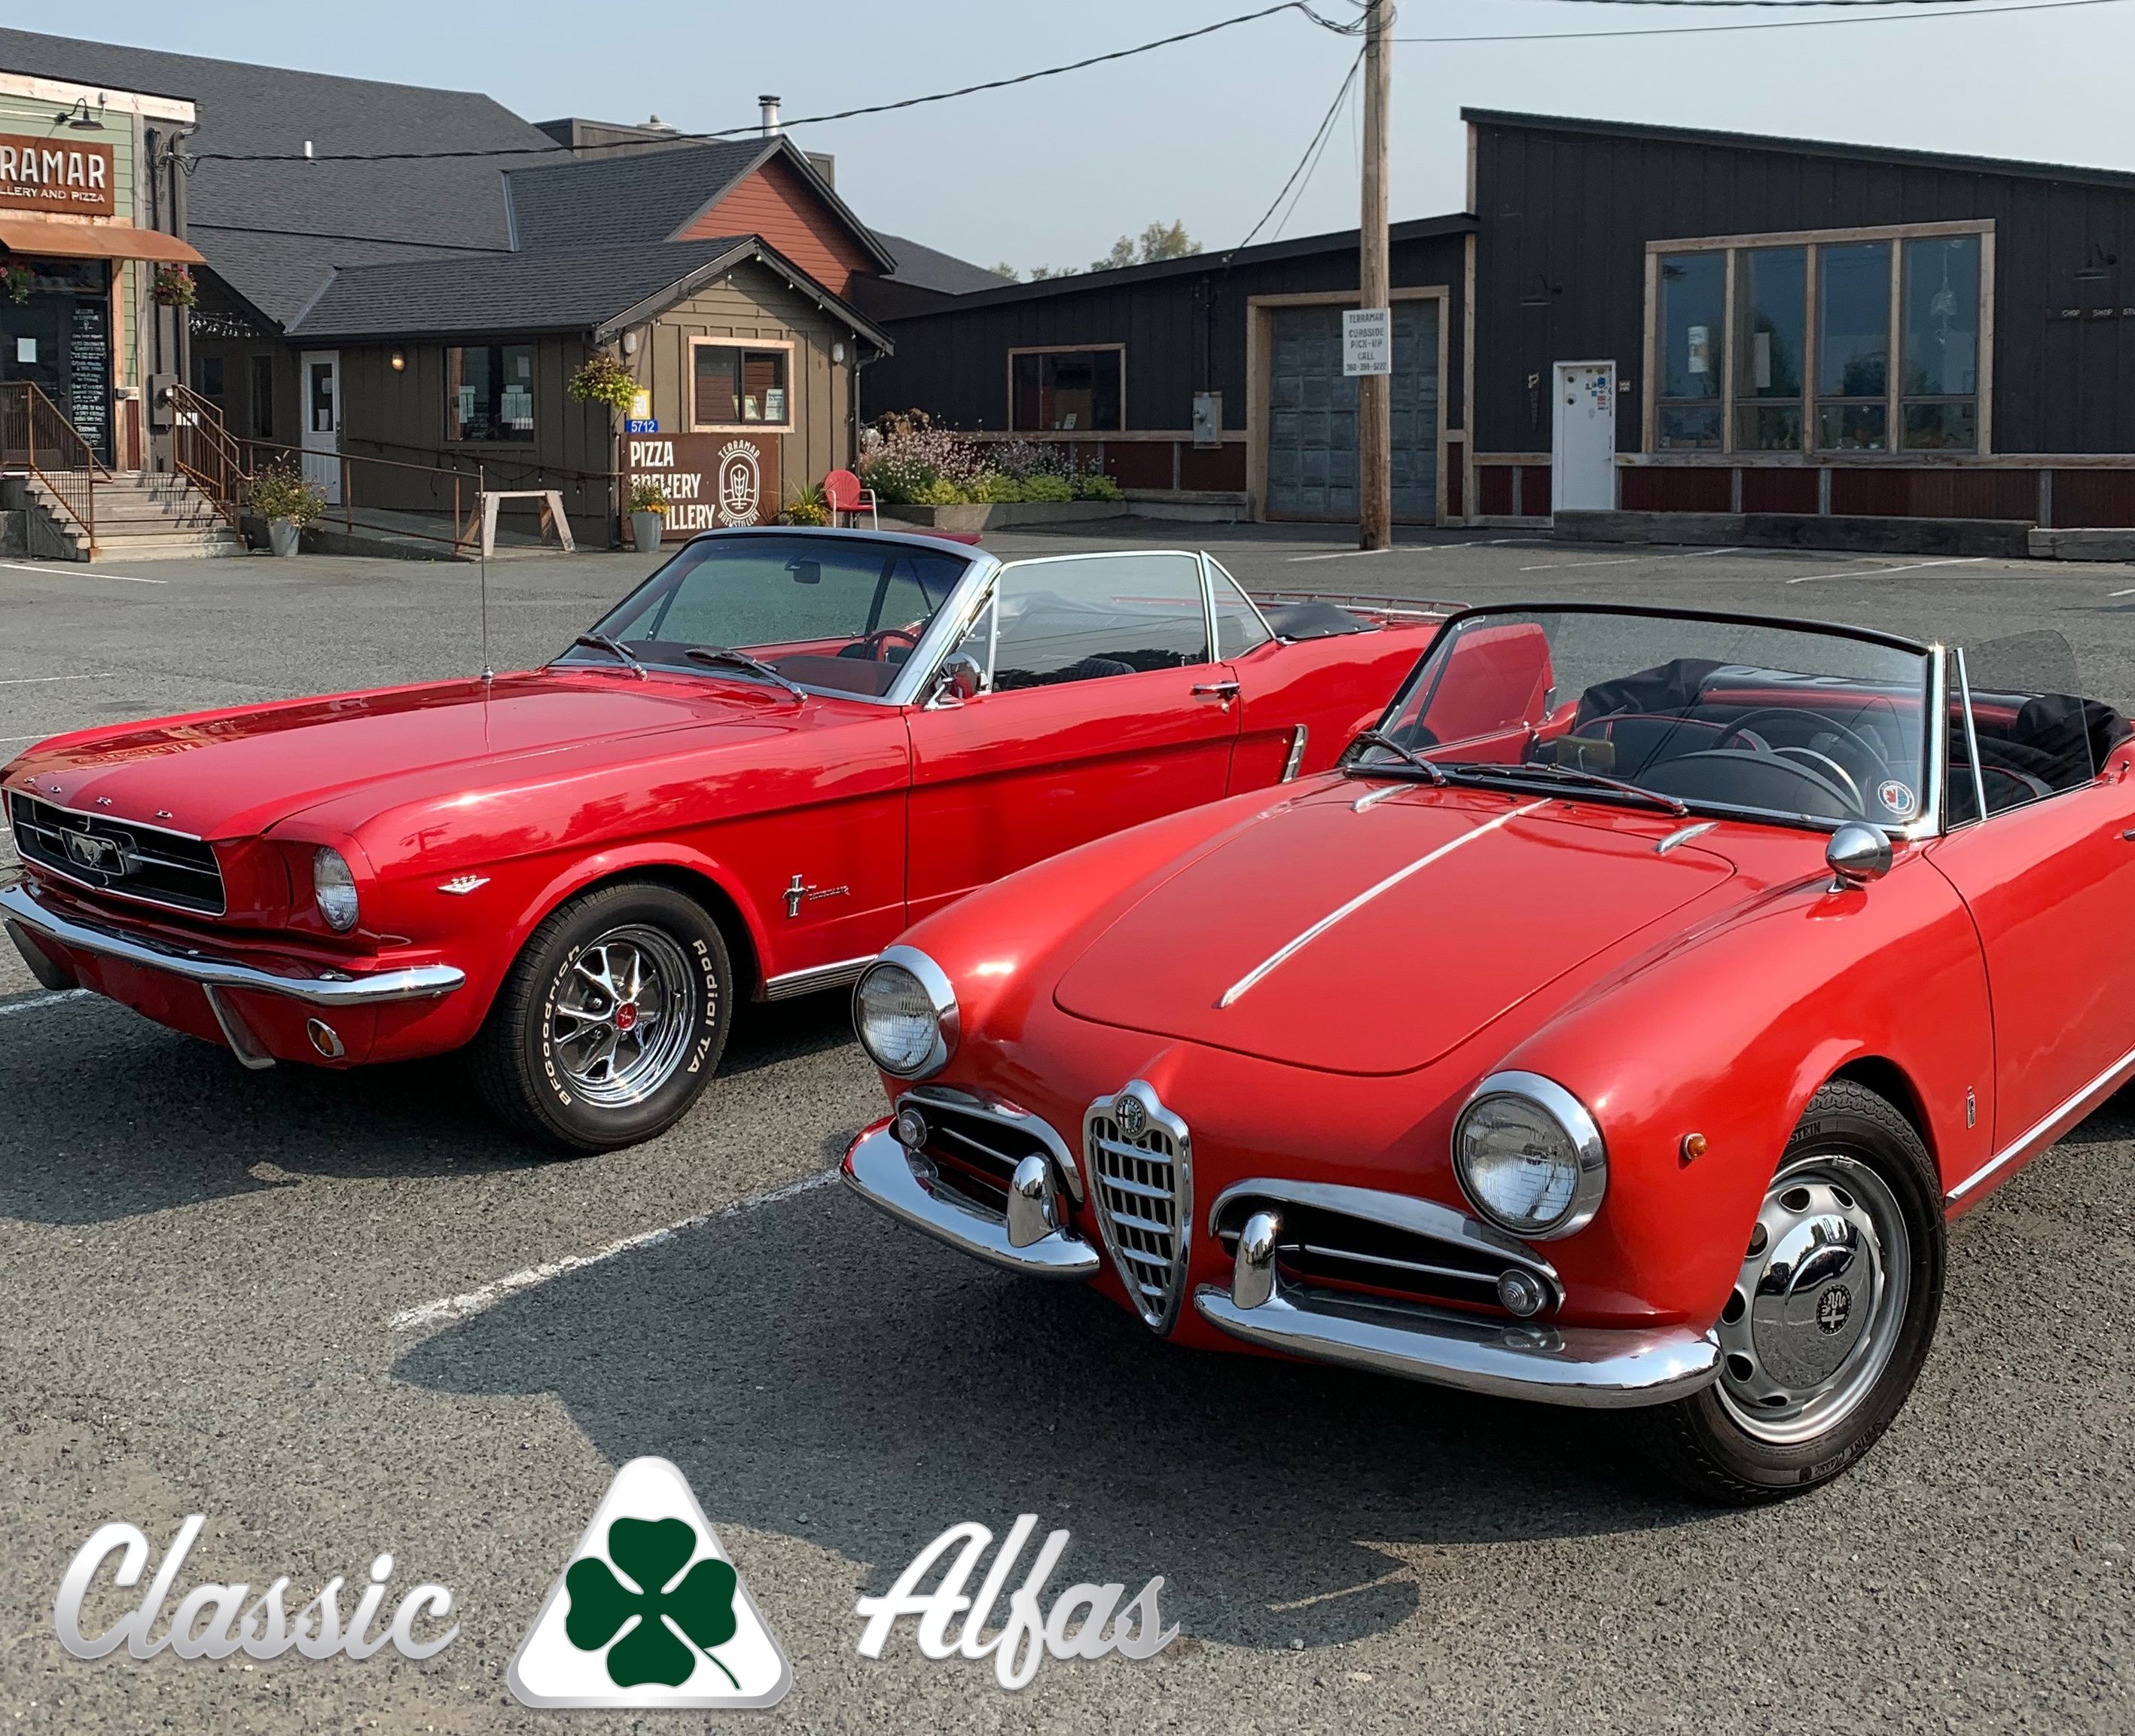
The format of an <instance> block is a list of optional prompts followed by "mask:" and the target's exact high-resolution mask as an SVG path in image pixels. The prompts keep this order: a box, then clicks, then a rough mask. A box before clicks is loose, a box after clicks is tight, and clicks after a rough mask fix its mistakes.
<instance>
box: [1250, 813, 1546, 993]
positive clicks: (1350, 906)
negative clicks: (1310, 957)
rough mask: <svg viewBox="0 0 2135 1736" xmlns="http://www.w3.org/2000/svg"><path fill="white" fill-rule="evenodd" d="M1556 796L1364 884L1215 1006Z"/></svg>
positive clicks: (1504, 815)
mask: <svg viewBox="0 0 2135 1736" xmlns="http://www.w3.org/2000/svg"><path fill="white" fill-rule="evenodd" d="M1558 799H1559V798H1557V797H1556V796H1553V795H1552V796H1544V797H1542V798H1541V799H1539V800H1538V801H1534V802H1529V803H1526V804H1525V805H1524V806H1522V807H1509V808H1507V809H1506V810H1505V812H1503V813H1501V814H1498V815H1495V816H1494V817H1492V818H1490V819H1488V820H1485V821H1484V822H1483V823H1482V824H1481V825H1480V826H1478V827H1473V828H1472V829H1470V830H1469V831H1467V832H1462V833H1461V834H1460V836H1459V837H1457V838H1450V839H1448V840H1447V841H1445V843H1443V844H1440V846H1438V848H1437V849H1435V850H1434V851H1431V853H1430V854H1429V855H1427V856H1418V857H1417V858H1416V860H1415V861H1412V862H1411V863H1410V864H1409V865H1408V866H1406V867H1405V868H1397V869H1396V870H1394V871H1393V872H1392V874H1390V875H1387V877H1386V878H1385V879H1384V880H1381V881H1380V882H1379V883H1378V885H1376V886H1367V887H1366V888H1365V889H1364V890H1363V891H1362V892H1359V893H1358V895H1356V896H1355V897H1354V898H1353V899H1351V900H1349V902H1348V903H1347V904H1343V906H1341V908H1340V909H1335V910H1330V911H1329V912H1328V913H1327V914H1326V915H1324V916H1323V917H1321V918H1320V919H1319V921H1317V922H1315V923H1314V924H1313V925H1312V926H1311V927H1310V928H1309V929H1306V930H1305V932H1304V933H1302V934H1300V935H1298V936H1297V937H1296V938H1295V939H1293V940H1286V941H1285V942H1284V943H1282V945H1281V946H1280V947H1278V948H1276V950H1275V951H1274V952H1272V953H1270V954H1269V955H1268V956H1267V957H1266V958H1263V959H1262V960H1261V962H1260V963H1258V964H1256V965H1255V966H1254V967H1252V968H1251V970H1249V971H1247V972H1246V974H1245V975H1244V976H1242V977H1239V978H1238V980H1237V982H1233V983H1232V985H1231V986H1230V987H1228V988H1227V989H1225V990H1224V991H1223V997H1222V999H1221V1000H1220V1001H1218V1002H1217V1003H1216V1005H1217V1006H1218V1008H1219V1009H1220V1008H1222V1007H1227V1006H1232V1005H1233V1004H1234V1003H1235V1002H1236V1001H1237V1000H1238V999H1239V997H1241V996H1242V995H1244V994H1246V993H1247V992H1248V991H1249V990H1250V989H1251V988H1252V987H1253V985H1254V984H1256V983H1257V982H1260V980H1261V978H1262V977H1266V975H1267V974H1268V973H1269V972H1271V971H1273V970H1276V969H1277V968H1278V967H1281V965H1283V964H1284V963H1287V962H1288V961H1289V960H1290V959H1291V958H1295V956H1296V955H1297V954H1298V953H1301V952H1303V951H1304V950H1305V948H1307V947H1309V946H1310V945H1311V944H1312V943H1313V942H1314V941H1315V940H1317V939H1319V937H1320V936H1321V935H1322V934H1324V933H1326V932H1327V931H1328V930H1329V929H1331V928H1333V927H1334V925H1335V924H1337V923H1339V922H1341V921H1342V920H1343V919H1345V918H1348V917H1351V916H1353V915H1355V914H1357V912H1358V911H1359V910H1361V909H1363V908H1364V906H1365V905H1367V904H1369V903H1371V902H1372V900H1373V899H1375V898H1378V897H1380V896H1381V895H1383V894H1385V893H1388V892H1391V891H1392V890H1393V889H1394V888H1395V887H1397V886H1398V885H1401V883H1402V881H1403V880H1407V879H1408V878H1409V877H1410V876H1411V875H1416V874H1420V873H1421V872H1422V871H1423V870H1425V869H1426V868H1428V867H1429V866H1431V864H1432V863H1433V862H1435V861H1442V860H1443V859H1444V858H1445V857H1446V856H1450V855H1452V854H1453V852H1454V851H1456V850H1459V849H1461V848H1463V847H1464V846H1467V845H1469V844H1472V843H1474V841H1476V840H1477V839H1478V838H1480V837H1483V836H1486V835H1487V834H1489V833H1490V832H1495V831H1496V830H1497V829H1498V827H1500V826H1503V825H1504V824H1506V823H1507V822H1509V821H1513V820H1517V819H1519V818H1521V817H1523V816H1524V815H1527V814H1531V813H1532V812H1534V811H1535V810H1536V809H1537V808H1538V807H1548V806H1549V804H1550V803H1552V802H1555V801H1556V800H1558Z"/></svg>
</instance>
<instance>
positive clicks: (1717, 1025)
mask: <svg viewBox="0 0 2135 1736" xmlns="http://www.w3.org/2000/svg"><path fill="white" fill-rule="evenodd" d="M2075 687H2076V680H2075V671H2074V658H2073V657H2071V656H2070V653H2069V652H2068V648H2067V646H2066V645H2065V643H2064V642H2062V641H2060V639H2059V638H2057V637H2056V636H2055V635H2052V634H2050V633H2041V634H2030V635H2025V636H2023V637H2021V638H2017V639H2014V640H2007V641H2000V642H1997V643H1994V644H1992V645H1988V646H1982V647H1975V648H1973V650H1972V652H1970V654H1969V655H1968V654H1967V653H1966V652H1963V651H1961V650H1957V649H1954V648H1944V647H1941V646H1936V645H1920V644H1915V643H1910V642H1908V641H1906V640H1905V639H1901V638H1891V637H1890V636H1888V635H1886V634H1881V633H1869V632H1860V631H1853V630H1849V629H1846V628H1835V627H1824V626H1818V625H1814V624H1811V623H1796V622H1784V621H1774V620H1754V619H1748V618H1737V617H1731V616H1723V615H1714V614H1698V613H1687V612H1686V613H1669V612H1663V611H1660V610H1656V609H1631V608H1605V607H1599V606H1594V607H1589V606H1584V605H1568V604H1567V605H1564V606H1561V607H1548V608H1540V609H1537V608H1523V609H1477V610H1474V611H1470V612H1468V613H1462V614H1460V615H1458V616H1456V617H1455V618H1453V619H1452V620H1451V621H1450V622H1449V623H1447V624H1446V625H1445V628H1443V629H1442V631H1441V633H1440V636H1439V637H1438V638H1437V639H1436V641H1435V643H1434V645H1433V647H1432V649H1431V652H1430V653H1429V655H1428V656H1427V657H1425V658H1424V659H1423V661H1422V662H1421V663H1420V664H1419V665H1418V667H1417V668H1416V671H1415V672H1414V673H1413V675H1412V676H1411V677H1410V679H1409V681H1408V682H1407V684H1406V686H1405V687H1404V688H1403V689H1402V691H1401V693H1400V694H1399V696H1397V698H1396V699H1395V701H1393V704H1392V706H1391V708H1390V709H1389V710H1387V714H1386V715H1385V717H1384V718H1383V720H1382V721H1381V722H1380V723H1379V725H1378V726H1377V728H1376V729H1375V730H1370V731H1368V732H1366V733H1365V734H1364V735H1362V736H1360V737H1359V738H1358V744H1357V745H1356V746H1355V748H1354V749H1353V750H1352V751H1351V752H1350V753H1349V754H1347V755H1346V756H1345V757H1344V759H1343V764H1342V765H1341V767H1340V768H1339V770H1337V771H1336V772H1334V773H1330V774H1329V775H1326V776H1323V777H1319V778H1310V779H1307V780H1305V781H1303V782H1301V783H1295V784H1292V785H1290V787H1288V788H1285V789H1283V790H1281V791H1279V792H1276V793H1268V792H1265V791H1263V792H1259V793H1253V794H1250V795H1245V796H1241V797H1239V798H1236V799H1234V800H1231V801H1227V802H1223V803H1216V804H1214V805H1213V806H1209V807H1202V808H1199V809H1197V810H1196V811H1194V812H1191V813H1185V814H1179V815H1176V816H1174V817H1170V818H1168V819H1164V820H1159V821H1157V822H1154V823H1152V824H1150V825H1145V826H1143V827H1138V828H1137V829H1135V830H1134V831H1132V832H1125V833H1122V834H1120V835H1118V836H1114V837H1111V838H1108V839H1106V840H1104V841H1100V842H1096V843H1092V844H1091V845H1089V846H1085V847H1084V848H1082V849H1081V850H1078V851H1074V852H1072V853H1071V854H1068V855H1066V856H1061V857H1059V858H1058V859H1056V860H1055V861H1051V862H1048V863H1046V864H1044V865H1043V866H1038V867H1034V868H1032V869H1030V870H1026V871H1025V872H1024V873H1022V874H1019V875H1015V876H1014V877H1013V878H1012V879H1009V880H1006V881H1004V882H1003V883H1002V884H1000V885H997V886H994V887H990V888H989V889H987V890H984V891H982V892H980V893H978V894H976V895H974V896H972V897H971V898H969V899H967V900H965V901H964V902H963V903H961V904H959V905H958V906H957V907H956V909H953V910H951V911H948V912H946V913H944V914H942V915H940V916H937V917H935V918H933V919H931V920H929V921H927V922H925V923H923V924H920V925H919V926H918V927H917V928H916V929H913V931H912V933H909V934H908V935H907V936H905V937H904V938H903V941H902V942H901V943H899V944H898V945H897V946H895V947H893V948H890V949H889V950H888V951H887V952H886V953H884V955H883V957H882V958H881V960H880V961H879V963H876V964H875V965H874V967H872V968H871V969H870V970H869V972H867V973H866V974H865V975H864V977H862V978H861V979H860V982H859V985H858V987H857V988H856V990H855V1006H856V1012H857V1018H858V1023H859V1030H860V1034H861V1039H862V1041H863V1042H864V1044H865V1045H866V1047H867V1049H868V1050H869V1055H871V1057H872V1058H873V1059H874V1061H875V1063H876V1064H877V1065H878V1066H879V1068H880V1069H882V1071H883V1073H884V1076H885V1082H886V1084H888V1088H889V1091H890V1095H891V1098H892V1106H893V1109H894V1111H895V1113H894V1114H893V1116H892V1117H891V1118H888V1119H886V1120H884V1121H883V1122H881V1123H879V1124H877V1125H876V1126H875V1127H871V1128H869V1130H868V1131H867V1132H864V1133H863V1134H862V1135H861V1136H860V1137H859V1139H858V1140H857V1141H856V1142H854V1145H853V1147H852V1148H851V1150H850V1152H849V1153H848V1154H847V1157H846V1159H845V1176H846V1178H847V1180H848V1181H850V1182H851V1183H852V1185H853V1186H854V1187H855V1188H857V1189H858V1190H859V1191H860V1192H861V1193H862V1194H863V1195H865V1196H866V1197H868V1198H869V1200H872V1201H874V1203H875V1204H876V1205H879V1206H881V1207H882V1208H884V1210H887V1211H888V1212H889V1213H891V1214H892V1215H894V1216H895V1217H897V1218H898V1219H900V1220H903V1221H905V1222H907V1223H908V1224H912V1225H913V1226H915V1227H917V1228H918V1229H922V1230H925V1231H927V1232H928V1233H930V1234H933V1235H935V1236H937V1237H939V1238H941V1239H943V1240H945V1241H946V1242H949V1243H951V1244H954V1245H955V1246H956V1247H958V1248H961V1249H964V1250H966V1252H968V1253H971V1254H976V1255H977V1256H978V1257H980V1258H983V1259H986V1260H990V1261H991V1262H993V1263H995V1264H997V1265H1000V1266H1003V1267H1006V1268H1009V1269H1011V1270H1014V1271H1019V1272H1025V1273H1034V1274H1037V1275H1039V1276H1045V1277H1054V1278H1071V1279H1082V1280H1088V1281H1091V1282H1093V1283H1097V1284H1098V1285H1099V1286H1100V1287H1101V1288H1102V1289H1103V1290H1104V1291H1105V1292H1106V1293H1107V1294H1108V1295H1110V1296H1111V1297H1112V1298H1113V1299H1114V1300H1115V1301H1116V1302H1119V1303H1121V1305H1122V1306H1124V1307H1126V1308H1128V1309H1130V1310H1131V1311H1132V1312H1134V1313H1135V1315H1137V1316H1138V1317H1140V1319H1141V1320H1142V1321H1144V1322H1145V1324H1146V1325H1147V1326H1149V1328H1150V1331H1152V1332H1154V1333H1156V1334H1158V1335H1159V1336H1164V1337H1168V1338H1172V1339H1175V1340H1177V1341H1179V1342H1182V1343H1185V1344H1189V1345H1193V1346H1201V1347H1205V1348H1209V1349H1218V1348H1228V1349H1237V1348H1239V1347H1241V1346H1248V1347H1251V1349H1254V1350H1261V1351H1265V1352H1274V1353H1280V1354H1283V1355H1291V1356H1298V1357H1305V1358H1310V1359H1314V1360H1321V1361H1325V1362H1332V1363H1341V1364H1347V1365H1352V1366H1354V1367H1359V1368H1364V1369H1369V1370H1377V1371H1379V1372H1382V1373H1385V1374H1390V1375H1405V1376H1408V1377H1411V1378H1413V1379H1416V1380H1426V1381H1435V1382H1439V1383H1442V1384H1447V1385H1450V1386H1455V1387H1463V1388H1467V1389H1472V1390H1476V1391H1481V1392H1487V1393H1493V1394H1502V1395H1508V1396H1513V1397H1523V1398H1527V1399H1539V1400H1542V1401H1545V1402H1549V1403H1554V1404H1578V1405H1595V1406H1611V1407H1621V1408H1627V1409H1635V1410H1636V1412H1637V1414H1638V1418H1637V1419H1638V1421H1639V1423H1640V1425H1641V1427H1642V1428H1643V1429H1644V1432H1645V1433H1646V1434H1647V1435H1648V1438H1649V1440H1650V1443H1651V1444H1652V1446H1653V1449H1654V1451H1655V1452H1656V1454H1657V1455H1658V1457H1659V1458H1660V1459H1661V1460H1662V1461H1663V1462H1664V1464H1665V1465H1666V1466H1667V1467H1668V1468H1670V1469H1672V1470H1673V1472H1675V1473H1676V1474H1677V1476H1678V1477H1681V1478H1682V1480H1683V1481H1685V1482H1687V1484H1688V1485H1689V1486H1691V1487H1692V1489H1693V1490H1695V1491H1698V1492H1700V1493H1702V1494H1704V1495H1706V1496H1710V1497H1712V1498H1716V1499H1721V1500H1730V1501H1755V1500H1760V1499H1765V1498H1769V1497H1771V1496H1777V1495H1780V1494H1784V1493H1787V1492H1789V1491H1795V1490H1799V1489H1803V1488H1807V1487H1809V1486H1813V1485H1816V1484H1818V1483H1821V1482H1823V1481H1826V1480H1828V1479H1829V1478H1831V1477H1835V1476H1836V1475H1837V1474H1838V1473H1839V1472H1841V1471H1842V1470H1843V1469H1844V1468H1845V1467H1847V1465H1848V1464H1850V1463H1851V1462H1852V1461H1853V1460H1854V1459H1855V1458H1856V1457H1858V1456H1859V1455H1860V1454H1861V1452H1864V1451H1866V1449H1867V1447H1869V1446H1870V1445H1871V1443H1873V1442H1874V1441H1875V1440H1876V1438H1877V1436H1878V1435H1879V1434H1880V1433H1881V1431H1882V1430H1883V1429H1884V1428H1885V1427H1886V1426H1887V1425H1888V1424H1889V1423H1890V1422H1891V1418H1893V1416H1894V1415H1895V1414H1896V1412H1897V1410H1898V1409H1899V1408H1900V1405H1901V1404H1903V1403H1904V1402H1905V1397H1906V1395H1907V1394H1908V1393H1909V1392H1910V1390H1911V1388H1912V1385H1913V1383H1914V1380H1915V1376H1916V1375H1918V1373H1919V1371H1920V1366H1921V1364H1922V1362H1923V1360H1924V1358H1925V1356H1926V1355H1927V1352H1928V1348H1929V1341H1930V1340H1931V1338H1932V1337H1933V1335H1934V1329H1935V1323H1936V1320H1937V1317H1938V1314H1939V1308H1940V1302H1941V1295H1942V1286H1943V1268H1944V1224H1945V1221H1946V1220H1948V1219H1949V1217H1951V1216H1953V1215H1955V1214H1956V1213H1958V1212H1960V1211H1962V1210H1965V1209H1966V1208H1967V1207H1968V1206H1971V1205H1974V1204H1975V1203H1977V1202H1978V1200H1980V1199H1982V1197H1984V1195H1986V1194H1987V1192H1988V1191H1989V1190H1992V1188H1993V1187H1995V1186H1997V1185H1998V1184H1999V1183H2001V1182H2002V1181H2006V1180H2007V1178H2008V1177H2009V1176H2011V1175H2012V1173H2013V1172H2014V1171H2016V1168H2017V1166H2019V1165H2021V1164H2022V1163H2023V1162H2024V1161H2026V1159H2028V1158H2029V1157H2031V1156H2032V1155H2033V1154H2034V1153H2036V1152H2039V1151H2040V1150H2041V1149H2043V1148H2044V1147H2046V1146H2048V1145H2050V1143H2052V1142H2053V1141H2054V1140H2055V1139H2056V1138H2057V1137H2060V1134H2061V1133H2062V1132H2065V1130H2066V1129H2067V1128H2069V1127H2070V1126H2072V1125H2073V1124H2074V1123H2075V1122H2076V1121H2077V1120H2078V1119H2079V1118H2081V1117H2082V1116H2083V1115H2084V1114H2085V1113H2087V1112H2088V1111H2089V1109H2091V1108H2093V1107H2094V1106H2095V1105H2096V1104H2097V1103H2099V1101H2101V1100H2102V1099H2103V1098H2104V1097H2105V1096H2106V1095H2107V1094H2108V1093H2110V1092H2111V1091H2113V1089H2115V1088H2116V1087H2117V1086H2118V1084H2120V1083H2121V1082H2123V1080H2124V1079H2127V1078H2128V1076H2129V1075H2130V1073H2131V1071H2135V970H2131V969H2130V967H2129V963H2128V961H2129V960H2130V959H2131V958H2135V782H2131V781H2130V780H2129V778H2128V772H2129V770H2130V768H2131V766H2135V743H2131V742H2130V740H2129V735H2130V730H2129V726H2128V724H2126V723H2125V722H2123V720H2122V719H2121V718H2120V716H2119V715H2118V714H2117V713H2116V712H2115V711H2113V710H2112V709H2111V708H2109V707H2108V706H2104V705H2102V704H2099V703H2098V702H2097V701H2086V700H2083V699H2080V698H2078V697H2076V696H2075V694H2074V689H2075Z"/></svg>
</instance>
